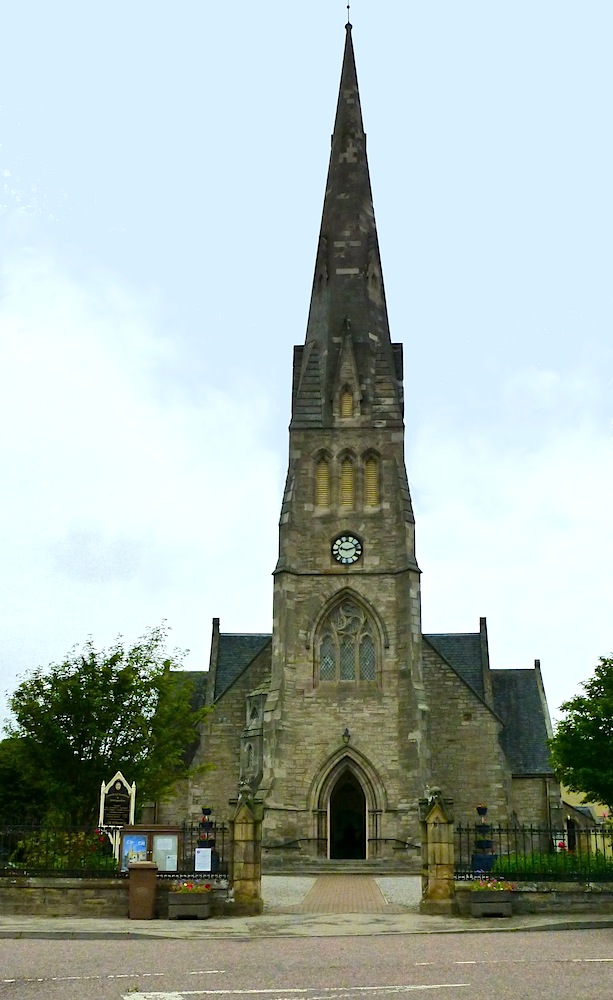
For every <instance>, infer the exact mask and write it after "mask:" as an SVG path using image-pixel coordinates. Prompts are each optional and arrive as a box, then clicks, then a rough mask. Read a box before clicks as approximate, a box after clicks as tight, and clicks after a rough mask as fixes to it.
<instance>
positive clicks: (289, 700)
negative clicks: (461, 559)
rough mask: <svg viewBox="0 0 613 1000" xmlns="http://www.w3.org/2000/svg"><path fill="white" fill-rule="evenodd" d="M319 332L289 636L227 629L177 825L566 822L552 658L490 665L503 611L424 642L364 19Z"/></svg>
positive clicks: (363, 833) (299, 397) (288, 830)
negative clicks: (420, 805)
mask: <svg viewBox="0 0 613 1000" xmlns="http://www.w3.org/2000/svg"><path fill="white" fill-rule="evenodd" d="M346 32H347V34H346V43H345V51H344V57H343V67H342V74H341V82H340V92H339V97H338V105H337V112H336V119H335V125H334V133H333V136H332V150H331V156H330V166H329V172H328V179H327V185H326V193H325V198H324V208H323V217H322V225H321V232H320V236H319V242H318V246H317V249H316V263H315V276H314V281H313V290H312V296H311V304H310V311H309V317H308V324H307V331H306V339H305V343H304V345H302V346H297V347H295V348H294V368H293V383H292V386H293V391H292V415H291V423H290V435H289V467H288V473H287V481H286V485H285V491H284V496H283V502H282V509H281V518H280V528H279V558H278V561H277V565H276V568H275V571H274V600H273V625H272V634H262V635H252V634H226V633H223V632H221V631H220V624H219V620H218V619H214V621H213V635H212V644H211V658H210V665H209V670H208V672H204V673H203V674H199V675H197V674H196V675H194V682H195V683H194V690H195V692H198V691H199V692H201V694H200V695H199V697H200V698H201V699H202V700H205V701H206V703H207V704H208V705H209V706H211V708H212V712H211V714H210V716H209V719H208V720H207V722H206V723H205V724H204V726H203V731H202V735H201V743H200V747H199V748H198V749H197V751H196V757H195V762H196V763H197V762H198V761H213V762H214V767H213V768H212V769H210V770H208V771H205V772H204V773H202V774H201V775H200V776H196V777H194V778H193V779H192V780H191V782H189V783H186V784H185V785H184V786H182V787H181V788H179V789H177V793H176V795H175V796H174V798H173V799H171V800H168V801H166V802H164V803H160V804H159V806H158V819H159V821H161V822H170V821H173V820H174V821H176V820H177V819H183V818H184V817H190V816H192V815H193V816H195V815H196V814H198V812H199V809H200V807H201V806H203V805H204V806H208V807H210V808H212V809H213V810H214V813H215V816H216V818H217V819H227V818H229V816H230V815H231V813H232V810H233V805H232V803H235V802H236V798H237V794H238V790H239V787H242V788H243V789H247V788H248V789H249V792H250V794H252V795H253V796H254V797H255V798H256V799H257V800H259V801H260V802H261V803H262V806H263V811H264V822H263V845H264V849H265V851H267V852H268V853H269V854H270V855H276V856H278V857H283V856H284V855H285V854H287V856H294V857H295V856H296V852H298V853H299V854H301V855H311V856H319V857H331V858H355V859H359V858H364V859H366V858H377V857H379V858H392V857H396V858H397V857H399V856H400V854H399V852H400V853H402V852H406V851H407V850H409V852H410V850H411V847H412V846H415V847H417V845H418V842H419V817H418V809H417V801H418V799H419V798H420V797H421V796H423V794H424V791H425V790H426V789H427V788H428V787H434V786H438V787H440V788H442V790H443V793H444V794H445V795H446V796H450V797H452V798H453V800H454V803H455V814H456V818H457V819H458V820H462V821H465V822H472V821H473V820H474V817H475V806H476V805H477V804H480V803H484V804H487V806H488V808H489V816H491V818H492V819H493V820H494V821H495V822H501V823H512V822H516V821H518V822H534V823H548V822H549V821H551V820H554V821H555V820H557V816H558V812H557V811H558V808H559V787H558V785H557V783H556V781H555V779H554V776H553V773H552V770H551V766H550V763H549V756H548V752H547V744H546V740H547V738H548V735H550V723H549V715H548V710H547V704H546V699H545V693H544V690H543V684H542V680H541V674H540V669H539V664H538V662H537V663H535V665H534V668H533V669H521V670H497V669H495V668H492V667H491V666H490V662H489V654H488V640H487V629H486V622H485V619H481V620H480V624H479V629H478V631H475V632H473V633H468V634H440V635H423V634H422V631H421V609H420V569H419V567H418V565H417V561H416V557H415V520H414V516H413V508H412V503H411V496H410V491H409V485H408V480H407V473H406V469H405V461H404V421H403V358H402V345H401V344H397V343H393V342H392V339H391V336H390V331H389V326H388V317H387V309H386V303H385V293H384V286H383V275H382V267H381V258H380V254H379V244H378V239H377V230H376V226H375V216H374V209H373V199H372V194H371V187H370V179H369V171H368V163H367V157H366V137H365V133H364V129H363V124H362V115H361V109H360V98H359V92H358V83H357V74H356V68H355V60H354V53H353V44H352V35H351V25H347V28H346Z"/></svg>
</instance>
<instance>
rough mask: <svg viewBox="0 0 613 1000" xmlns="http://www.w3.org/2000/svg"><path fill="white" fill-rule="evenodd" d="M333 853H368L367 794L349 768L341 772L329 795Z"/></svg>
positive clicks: (351, 856) (351, 855) (353, 856)
mask: <svg viewBox="0 0 613 1000" xmlns="http://www.w3.org/2000/svg"><path fill="white" fill-rule="evenodd" d="M330 857H331V858H336V859H341V858H345V859H356V858H365V857H366V797H365V795H364V791H363V789H362V786H361V785H360V782H359V781H358V779H357V778H356V776H355V774H353V772H352V771H350V770H349V768H347V769H346V770H344V771H342V772H341V774H340V775H339V778H338V781H337V782H336V784H335V786H334V788H333V789H332V794H331V795H330Z"/></svg>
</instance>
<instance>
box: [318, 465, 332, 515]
mask: <svg viewBox="0 0 613 1000" xmlns="http://www.w3.org/2000/svg"><path fill="white" fill-rule="evenodd" d="M315 504H316V506H317V507H329V506H330V465H329V463H328V459H327V458H320V459H319V461H318V463H317V465H316V466H315Z"/></svg>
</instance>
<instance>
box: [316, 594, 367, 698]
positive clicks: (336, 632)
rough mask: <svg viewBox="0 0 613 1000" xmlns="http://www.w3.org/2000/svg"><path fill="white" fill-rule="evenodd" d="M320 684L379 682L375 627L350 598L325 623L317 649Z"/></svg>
mask: <svg viewBox="0 0 613 1000" xmlns="http://www.w3.org/2000/svg"><path fill="white" fill-rule="evenodd" d="M316 653H317V659H318V665H317V671H316V674H317V678H318V680H319V681H376V679H377V639H376V630H375V625H374V622H373V621H372V619H371V618H370V616H369V615H368V614H367V613H366V611H365V610H364V609H363V608H362V607H360V606H359V605H358V604H357V603H356V602H355V601H353V600H351V599H350V598H346V599H345V600H344V601H342V602H341V603H340V604H338V605H337V606H336V607H335V608H333V610H332V611H331V612H330V614H329V615H328V616H327V618H326V619H325V621H324V623H323V625H322V628H321V630H320V633H319V642H318V643H317V646H316Z"/></svg>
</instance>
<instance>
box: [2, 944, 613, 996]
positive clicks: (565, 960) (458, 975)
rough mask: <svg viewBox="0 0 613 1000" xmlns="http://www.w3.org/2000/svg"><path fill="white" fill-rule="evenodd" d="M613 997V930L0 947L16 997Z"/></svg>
mask: <svg viewBox="0 0 613 1000" xmlns="http://www.w3.org/2000/svg"><path fill="white" fill-rule="evenodd" d="M398 995H406V996H407V997H408V996H411V997H412V996H416V997H418V996H430V995H436V996H439V997H441V1000H443V998H444V1000H463V998H466V1000H492V998H496V1000H518V998H520V1000H533V998H534V1000H537V998H538V1000H550V998H551V1000H554V998H555V1000H565V998H567V997H568V998H569V1000H583V998H585V1000H612V998H613V931H611V930H608V929H607V930H589V931H588V930H581V931H553V932H545V931H543V932H532V933H527V932H521V931H518V932H506V933H496V932H492V933H478V934H470V933H464V934H428V935H426V934H419V935H402V936H400V935H378V936H372V937H359V938H350V937H322V938H309V939H306V938H302V939H299V940H295V939H289V938H267V939H258V940H252V941H240V940H219V939H216V940H210V939H208V940H201V941H183V940H180V941H177V940H110V941H98V940H95V941H92V940H81V941H67V940H58V939H55V940H2V941H0V997H2V998H3V1000H4V998H5V997H6V998H10V1000H30V998H37V1000H38V998H41V1000H42V998H43V997H44V998H45V1000H124V998H126V1000H182V998H185V1000H188V998H192V997H194V998H198V997H202V1000H217V998H219V1000H379V998H380V1000H396V998H397V997H398Z"/></svg>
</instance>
